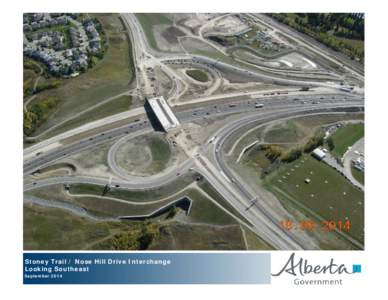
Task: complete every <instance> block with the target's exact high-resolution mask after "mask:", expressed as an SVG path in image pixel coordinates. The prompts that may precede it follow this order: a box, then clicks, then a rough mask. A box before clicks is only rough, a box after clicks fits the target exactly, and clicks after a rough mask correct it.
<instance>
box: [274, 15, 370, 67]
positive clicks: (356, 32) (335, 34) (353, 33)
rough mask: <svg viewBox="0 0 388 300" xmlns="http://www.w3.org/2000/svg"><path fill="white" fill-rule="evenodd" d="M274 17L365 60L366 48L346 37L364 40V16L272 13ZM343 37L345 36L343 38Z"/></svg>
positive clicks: (329, 45) (335, 48) (327, 44)
mask: <svg viewBox="0 0 388 300" xmlns="http://www.w3.org/2000/svg"><path fill="white" fill-rule="evenodd" d="M270 16H271V17H273V18H274V19H276V20H278V21H280V22H282V23H284V24H286V25H288V26H290V27H293V28H295V29H296V30H298V31H300V32H302V33H305V34H307V35H309V36H311V37H313V38H315V39H316V40H318V41H319V42H321V43H323V44H325V45H326V46H328V47H330V48H332V49H333V50H335V51H339V52H343V53H345V54H347V55H348V56H349V57H350V58H352V59H358V60H360V61H361V62H362V63H363V61H364V48H363V47H362V46H360V44H357V43H352V42H351V41H347V40H346V39H351V40H362V41H363V40H364V17H363V15H362V14H348V13H340V14H338V13H325V14H323V13H308V14H287V13H283V14H270ZM342 38H345V40H343V39H342Z"/></svg>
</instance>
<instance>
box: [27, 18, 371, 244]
mask: <svg viewBox="0 0 388 300" xmlns="http://www.w3.org/2000/svg"><path fill="white" fill-rule="evenodd" d="M23 116H24V119H23V146H24V150H23V170H24V173H23V195H24V197H23V228H24V230H23V241H24V249H25V250H266V251H268V250H363V249H364V169H365V164H364V14H361V13H271V14H269V13H267V14H260V13H163V14H162V13H135V14H133V13H25V14H24V15H23Z"/></svg>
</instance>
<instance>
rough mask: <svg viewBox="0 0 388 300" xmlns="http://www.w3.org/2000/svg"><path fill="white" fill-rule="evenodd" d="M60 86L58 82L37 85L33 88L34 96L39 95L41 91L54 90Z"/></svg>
mask: <svg viewBox="0 0 388 300" xmlns="http://www.w3.org/2000/svg"><path fill="white" fill-rule="evenodd" d="M60 85H61V81H60V80H53V81H49V82H45V83H42V84H38V85H37V87H36V88H35V91H34V94H37V93H40V92H41V91H44V90H51V89H55V88H57V87H59V86H60Z"/></svg>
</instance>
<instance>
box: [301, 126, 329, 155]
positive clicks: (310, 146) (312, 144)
mask: <svg viewBox="0 0 388 300" xmlns="http://www.w3.org/2000/svg"><path fill="white" fill-rule="evenodd" d="M324 141H325V132H324V131H323V130H318V131H317V133H316V134H315V135H314V136H313V137H311V138H310V139H309V140H308V141H307V143H306V144H305V145H304V147H303V150H304V152H306V153H309V152H311V151H313V150H314V149H315V148H317V147H319V146H322V145H323V143H324Z"/></svg>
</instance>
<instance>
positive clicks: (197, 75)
mask: <svg viewBox="0 0 388 300" xmlns="http://www.w3.org/2000/svg"><path fill="white" fill-rule="evenodd" d="M186 74H187V75H189V76H190V77H191V78H193V79H195V80H197V81H199V82H207V81H209V76H208V75H207V74H206V73H205V72H204V71H202V70H197V69H195V70H187V71H186Z"/></svg>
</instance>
